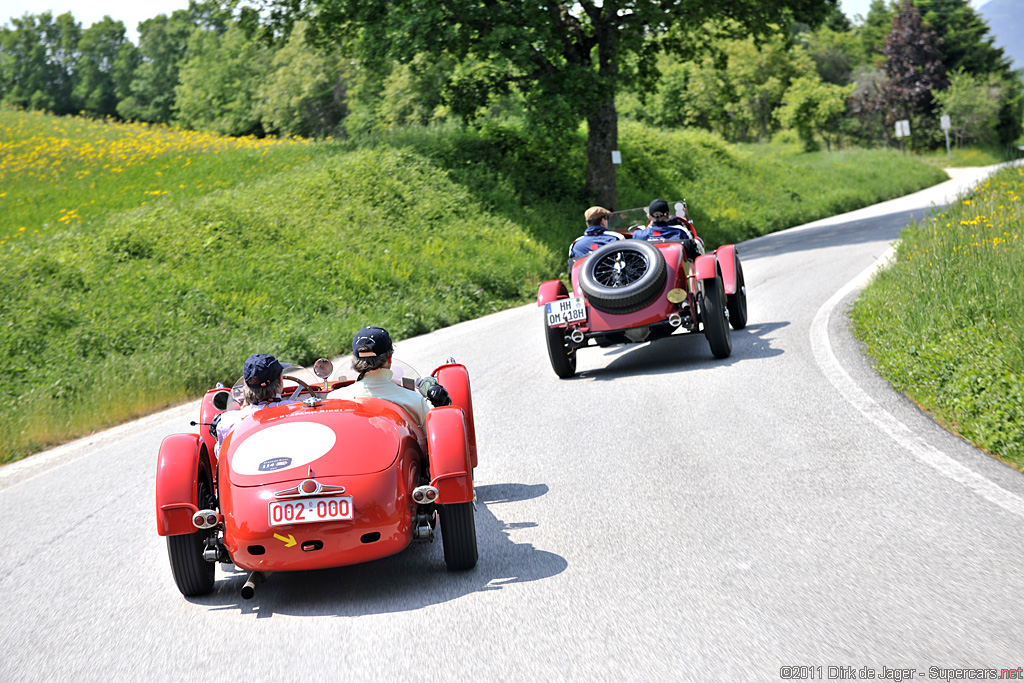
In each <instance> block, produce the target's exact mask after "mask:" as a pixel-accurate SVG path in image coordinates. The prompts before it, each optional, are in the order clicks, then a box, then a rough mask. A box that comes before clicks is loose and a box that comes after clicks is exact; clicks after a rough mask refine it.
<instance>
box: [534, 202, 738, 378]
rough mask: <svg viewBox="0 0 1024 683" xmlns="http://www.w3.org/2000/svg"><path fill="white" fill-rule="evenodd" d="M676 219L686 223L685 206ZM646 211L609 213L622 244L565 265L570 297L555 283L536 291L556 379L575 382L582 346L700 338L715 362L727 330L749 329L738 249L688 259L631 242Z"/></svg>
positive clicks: (675, 247)
mask: <svg viewBox="0 0 1024 683" xmlns="http://www.w3.org/2000/svg"><path fill="white" fill-rule="evenodd" d="M675 210H676V214H677V216H678V217H679V218H680V219H682V220H683V221H686V222H687V223H688V222H689V218H688V216H687V213H686V204H685V202H676V203H675ZM646 220H647V210H646V209H644V208H640V209H629V210H628V211H620V212H616V213H613V214H612V216H611V218H610V220H609V229H610V230H614V231H616V232H618V233H619V234H620V235H621V236H622V237H623V239H621V240H618V241H616V242H612V243H610V244H605V245H603V246H601V247H600V248H599V249H596V250H595V251H593V252H591V253H589V254H587V255H586V256H583V257H581V258H578V259H575V260H570V263H569V270H570V274H571V279H572V292H571V293H570V292H569V291H567V290H566V287H565V285H564V284H563V283H562V281H561V280H549V281H548V282H544V283H542V284H541V285H540V288H539V289H538V292H537V305H538V306H543V307H544V336H545V339H546V341H547V348H548V357H549V358H550V359H551V367H552V369H553V370H554V371H555V374H556V375H558V376H559V377H561V378H563V379H564V378H568V377H572V376H573V375H575V374H576V354H577V352H578V351H579V350H580V349H582V348H585V347H587V346H591V345H595V346H601V347H606V346H614V345H617V344H629V343H638V342H646V341H652V340H655V339H659V338H661V337H667V336H668V335H670V334H673V333H676V332H682V333H694V332H703V333H704V335H705V337H707V340H708V343H709V344H710V346H711V352H712V354H714V356H715V357H716V358H726V357H728V356H729V354H730V353H732V338H731V333H730V326H731V327H732V328H733V329H737V330H739V329H742V328H743V327H745V326H746V324H747V291H746V286H745V284H744V281H743V267H742V266H741V265H740V257H739V254H738V253H737V250H736V247H735V246H734V245H732V244H727V245H724V246H721V247H718V248H717V249H716V250H714V251H713V252H711V253H705V254H700V255H699V256H697V257H696V258H695V259H692V260H691V259H689V258H688V257H687V254H686V250H685V249H684V245H683V243H682V241H681V240H664V241H644V240H640V239H632V231H633V230H634V229H636V228H639V227H643V226H644V224H645V223H646Z"/></svg>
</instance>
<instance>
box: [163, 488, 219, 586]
mask: <svg viewBox="0 0 1024 683" xmlns="http://www.w3.org/2000/svg"><path fill="white" fill-rule="evenodd" d="M203 476H204V473H200V477H199V487H198V488H199V509H200V510H202V509H206V508H209V507H211V506H212V504H213V494H212V493H211V491H210V485H209V484H208V483H207V480H206V479H204V478H203ZM215 533H217V532H216V531H215V530H213V529H196V531H195V533H192V534H182V535H181V536H168V537H167V555H168V557H169V558H170V560H171V573H172V574H173V575H174V583H176V584H177V585H178V590H179V591H181V594H182V595H184V596H186V597H193V596H197V595H206V594H208V593H210V592H211V591H213V582H214V570H215V568H216V567H215V566H214V563H213V562H207V561H206V560H204V559H203V550H204V549H205V548H206V539H207V537H209V536H210V535H211V534H215Z"/></svg>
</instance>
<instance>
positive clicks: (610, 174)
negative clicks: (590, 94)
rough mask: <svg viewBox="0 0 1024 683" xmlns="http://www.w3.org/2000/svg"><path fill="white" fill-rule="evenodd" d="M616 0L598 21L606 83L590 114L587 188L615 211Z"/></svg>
mask: <svg viewBox="0 0 1024 683" xmlns="http://www.w3.org/2000/svg"><path fill="white" fill-rule="evenodd" d="M615 4H616V3H614V2H611V3H605V4H604V6H603V7H602V15H603V16H602V18H601V19H600V20H598V21H596V22H595V24H594V29H595V32H596V34H597V39H598V42H597V73H598V76H600V82H601V83H602V84H603V90H604V92H603V95H604V100H603V101H601V100H600V99H599V98H598V97H595V98H594V99H595V100H597V101H598V102H600V104H598V105H597V108H595V109H594V110H593V111H591V113H590V115H589V116H587V189H588V190H590V194H591V196H592V197H593V198H594V203H595V204H597V205H599V206H603V207H605V208H606V209H609V210H611V211H614V210H615V209H616V206H615V173H616V170H617V169H616V168H615V164H613V163H612V150H616V149H618V148H619V115H618V112H616V111H615V90H616V87H617V85H618V81H619V62H618V59H617V55H618V44H617V42H616V41H617V39H618V33H617V32H618V20H619V18H618V12H617V11H616V9H615Z"/></svg>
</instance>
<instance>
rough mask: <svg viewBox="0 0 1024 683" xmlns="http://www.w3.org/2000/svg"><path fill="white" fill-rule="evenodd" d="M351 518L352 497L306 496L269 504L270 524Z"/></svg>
mask: <svg viewBox="0 0 1024 683" xmlns="http://www.w3.org/2000/svg"><path fill="white" fill-rule="evenodd" d="M336 519H352V498H351V497H350V496H343V497H340V498H307V499H305V500H290V501H287V502H281V503H278V502H276V501H275V502H273V503H271V504H270V526H275V525H279V524H306V523H308V522H330V521H333V520H336Z"/></svg>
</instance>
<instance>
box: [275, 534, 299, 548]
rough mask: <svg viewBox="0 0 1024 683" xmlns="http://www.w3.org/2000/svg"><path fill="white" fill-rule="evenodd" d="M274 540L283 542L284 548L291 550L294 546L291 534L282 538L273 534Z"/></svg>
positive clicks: (293, 538)
mask: <svg viewBox="0 0 1024 683" xmlns="http://www.w3.org/2000/svg"><path fill="white" fill-rule="evenodd" d="M274 538H276V539H277V540H279V541H281V542H283V543H284V547H285V548H291V547H292V546H293V545H295V537H294V536H292V535H291V534H288V535H287V536H282V535H280V534H274Z"/></svg>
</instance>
